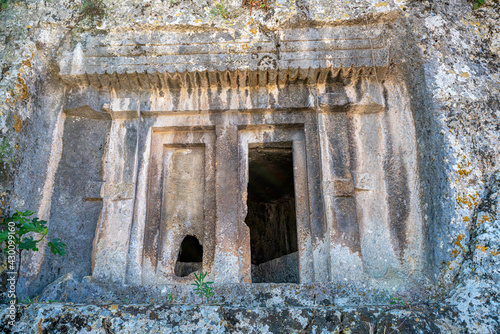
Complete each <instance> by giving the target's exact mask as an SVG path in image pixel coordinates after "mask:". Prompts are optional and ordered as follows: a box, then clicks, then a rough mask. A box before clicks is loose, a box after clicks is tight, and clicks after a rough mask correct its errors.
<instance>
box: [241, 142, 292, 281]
mask: <svg viewBox="0 0 500 334" xmlns="http://www.w3.org/2000/svg"><path fill="white" fill-rule="evenodd" d="M247 194H248V197H247V208H248V213H247V216H246V218H245V223H246V224H247V226H248V227H249V229H250V248H251V259H252V282H253V283H299V281H300V279H299V254H298V244H297V221H296V214H295V189H294V173H293V151H292V143H291V142H276V143H266V144H253V145H252V144H251V145H249V149H248V189H247Z"/></svg>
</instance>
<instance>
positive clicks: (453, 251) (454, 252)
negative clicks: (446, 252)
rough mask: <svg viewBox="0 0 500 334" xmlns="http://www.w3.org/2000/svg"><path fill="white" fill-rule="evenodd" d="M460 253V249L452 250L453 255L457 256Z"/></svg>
mask: <svg viewBox="0 0 500 334" xmlns="http://www.w3.org/2000/svg"><path fill="white" fill-rule="evenodd" d="M458 253H459V252H458V249H454V250H452V251H451V255H453V256H455V257H456V256H458Z"/></svg>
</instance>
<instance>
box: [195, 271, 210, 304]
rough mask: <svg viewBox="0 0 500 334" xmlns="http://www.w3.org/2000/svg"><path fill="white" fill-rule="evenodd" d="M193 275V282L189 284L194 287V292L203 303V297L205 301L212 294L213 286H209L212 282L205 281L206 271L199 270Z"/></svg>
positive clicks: (208, 299)
mask: <svg viewBox="0 0 500 334" xmlns="http://www.w3.org/2000/svg"><path fill="white" fill-rule="evenodd" d="M194 277H195V280H194V283H192V284H191V285H194V286H195V287H196V288H195V289H194V293H195V294H197V295H199V296H200V297H201V303H202V304H203V298H205V299H206V300H207V302H208V301H210V299H211V298H212V296H213V295H214V291H213V288H212V287H211V286H210V284H213V283H214V282H205V278H206V277H207V273H203V272H201V273H200V275H199V276H198V275H196V273H194Z"/></svg>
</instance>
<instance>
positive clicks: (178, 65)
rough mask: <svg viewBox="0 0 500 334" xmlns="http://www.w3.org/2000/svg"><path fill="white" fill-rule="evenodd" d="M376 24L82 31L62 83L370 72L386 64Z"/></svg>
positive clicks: (107, 85)
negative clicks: (238, 32)
mask: <svg viewBox="0 0 500 334" xmlns="http://www.w3.org/2000/svg"><path fill="white" fill-rule="evenodd" d="M385 35H386V34H385V33H384V29H383V26H371V27H370V29H369V30H367V29H366V27H361V26H349V27H316V28H297V29H287V30H283V31H279V32H276V33H274V34H273V35H271V37H268V36H265V35H262V34H260V35H258V37H254V38H250V37H249V38H241V37H236V36H233V35H231V34H230V33H227V32H206V31H204V32H169V31H140V32H133V31H132V32H123V33H113V34H108V35H86V36H84V37H83V38H82V40H81V41H79V42H78V43H77V44H76V46H75V47H74V48H73V49H72V51H71V52H70V53H67V54H66V55H65V56H64V57H63V58H62V60H61V62H60V68H61V71H60V75H61V78H62V79H63V80H64V81H65V82H66V83H67V84H69V85H91V86H94V87H96V88H99V89H100V88H103V89H114V90H138V89H144V90H149V89H175V88H208V87H214V86H219V87H227V88H231V87H238V88H242V87H248V86H250V87H251V86H253V87H255V86H265V85H282V84H286V83H287V82H293V81H295V80H297V79H298V80H308V83H319V84H322V83H325V81H326V80H327V77H328V75H329V74H330V75H334V76H337V75H338V74H340V75H341V76H344V77H348V76H365V75H373V74H374V73H373V72H374V71H375V68H379V69H380V68H384V67H387V66H388V63H389V59H388V58H389V57H388V55H389V52H388V48H387V38H386V37H384V36H385Z"/></svg>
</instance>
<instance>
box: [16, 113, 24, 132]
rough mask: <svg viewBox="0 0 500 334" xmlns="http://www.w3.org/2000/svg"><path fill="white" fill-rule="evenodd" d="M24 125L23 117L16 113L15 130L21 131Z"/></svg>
mask: <svg viewBox="0 0 500 334" xmlns="http://www.w3.org/2000/svg"><path fill="white" fill-rule="evenodd" d="M22 127H23V124H22V122H21V117H19V115H14V130H16V132H21V128H22Z"/></svg>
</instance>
